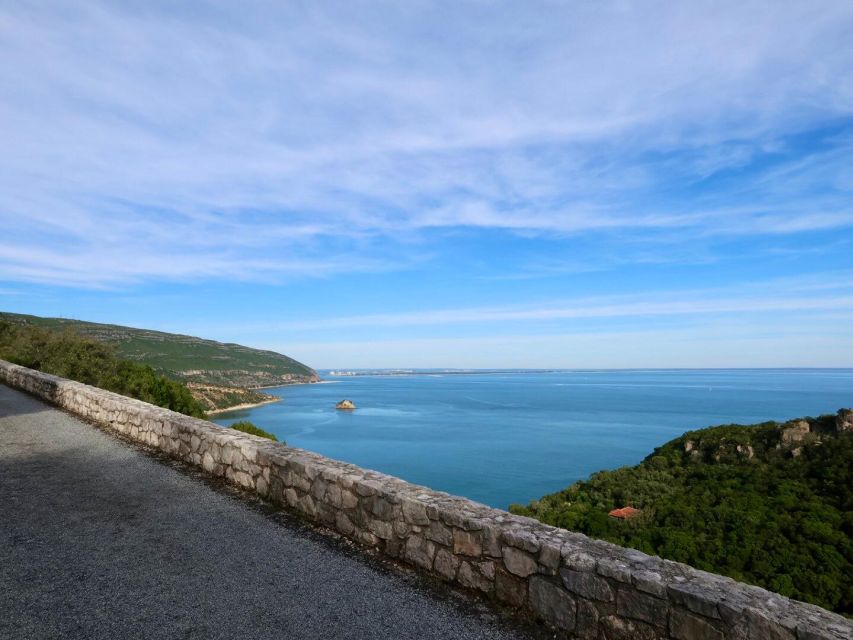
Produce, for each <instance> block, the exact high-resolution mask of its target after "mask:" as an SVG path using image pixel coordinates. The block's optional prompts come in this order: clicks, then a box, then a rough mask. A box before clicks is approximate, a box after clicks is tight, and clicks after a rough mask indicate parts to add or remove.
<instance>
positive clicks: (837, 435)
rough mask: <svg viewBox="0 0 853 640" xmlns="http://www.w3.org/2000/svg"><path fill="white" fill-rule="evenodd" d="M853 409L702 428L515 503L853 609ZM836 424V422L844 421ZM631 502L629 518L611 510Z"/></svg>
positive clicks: (527, 511)
mask: <svg viewBox="0 0 853 640" xmlns="http://www.w3.org/2000/svg"><path fill="white" fill-rule="evenodd" d="M849 420H850V414H849V413H846V412H840V413H839V418H838V422H837V423H836V417H835V416H823V417H821V418H818V419H806V421H807V422H808V426H806V424H805V423H804V422H791V423H785V424H783V425H780V424H777V423H773V422H767V423H764V424H759V425H753V426H741V425H727V426H720V427H712V428H708V429H701V430H698V431H691V432H688V433H686V434H684V435H683V436H681V437H680V438H677V439H675V440H673V441H671V442H669V443H667V444H665V445H663V446H662V447H659V448H657V449H655V451H654V452H653V453H652V454H651V455H650V456H648V457H647V458H646V459H645V460H644V461H643V462H641V463H640V464H638V465H636V466H634V467H624V468H621V469H616V470H614V471H602V472H599V473H596V474H593V475H592V476H591V477H590V478H589V479H588V480H586V481H582V482H577V483H575V484H573V485H572V486H570V487H569V488H567V489H565V490H563V491H560V492H558V493H555V494H552V495H549V496H546V497H544V498H542V499H541V500H537V501H534V502H531V503H530V504H529V505H528V506H526V507H524V506H520V505H513V506H511V507H510V510H511V511H512V512H513V513H516V514H521V515H526V516H531V517H534V518H538V519H539V520H541V521H543V522H546V523H548V524H552V525H555V526H559V527H564V528H566V529H571V530H575V531H580V532H583V533H586V534H588V535H590V536H594V537H596V538H602V539H605V540H609V541H611V542H614V543H616V544H620V545H624V546H628V547H633V548H636V549H640V550H641V551H645V552H646V553H651V554H656V555H659V556H661V557H664V558H669V559H671V560H677V561H680V562H685V563H687V564H690V565H693V566H694V567H697V568H699V569H704V570H707V571H713V572H716V573H722V574H725V575H728V576H731V577H733V578H735V579H737V580H742V581H745V582H750V583H753V584H757V585H760V586H763V587H765V588H768V589H771V590H773V591H776V592H779V593H781V594H783V595H787V596H790V597H793V598H796V599H798V600H804V601H806V602H811V603H814V604H818V605H820V606H823V607H825V608H827V609H832V610H835V611H837V612H839V613H842V614H845V615H848V616H849V615H851V614H853V477H851V468H853V431H849V430H846V431H845V429H849V427H850V423H849ZM836 425H837V426H836ZM626 505H631V506H633V507H637V508H639V509H641V510H642V513H641V514H640V515H639V516H638V517H635V518H632V519H630V520H624V521H623V520H617V519H614V518H610V517H608V513H609V511H610V510H611V509H614V508H619V507H623V506H626Z"/></svg>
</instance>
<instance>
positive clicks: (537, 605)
mask: <svg viewBox="0 0 853 640" xmlns="http://www.w3.org/2000/svg"><path fill="white" fill-rule="evenodd" d="M529 597H530V608H531V609H533V611H534V613H536V615H537V616H539V617H540V618H542V619H543V620H545V621H546V622H550V623H551V624H553V625H554V626H556V627H557V628H559V629H563V630H564V631H573V630H574V628H575V620H576V612H577V609H576V605H575V600H574V598H572V596H571V595H569V593H568V592H567V591H566V590H565V589H563V587H562V586H561V585H558V584H555V583H554V582H551V579H549V578H546V577H544V576H533V577H532V578H531V579H530V596H529Z"/></svg>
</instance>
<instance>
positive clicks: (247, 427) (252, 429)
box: [229, 420, 285, 444]
mask: <svg viewBox="0 0 853 640" xmlns="http://www.w3.org/2000/svg"><path fill="white" fill-rule="evenodd" d="M229 428H231V429H234V430H236V431H242V432H243V433H248V434H251V435H253V436H260V437H261V438H267V439H268V440H274V441H275V442H278V438H276V437H275V435H274V434H272V433H270V432H269V431H264V430H263V429H261V428H260V427H257V426H255V425H254V424H253V423H251V422H249V421H248V420H241V421H240V422H235V423H234V424H232V425H231V426H230V427H229ZM282 444H285V443H282Z"/></svg>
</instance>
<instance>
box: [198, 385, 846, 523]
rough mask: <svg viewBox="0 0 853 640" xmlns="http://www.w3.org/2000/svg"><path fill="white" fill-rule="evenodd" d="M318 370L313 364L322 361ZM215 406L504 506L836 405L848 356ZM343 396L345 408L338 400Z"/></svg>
mask: <svg viewBox="0 0 853 640" xmlns="http://www.w3.org/2000/svg"><path fill="white" fill-rule="evenodd" d="M321 373H322V372H321ZM324 379H325V380H326V381H327V383H324V384H311V385H293V386H285V387H278V388H275V389H267V390H265V391H266V392H267V393H271V394H273V395H277V396H280V397H281V398H282V401H281V402H279V403H275V404H268V405H264V406H261V407H255V408H252V409H247V410H242V411H235V412H231V413H225V414H220V415H218V416H216V418H215V420H214V421H215V422H216V423H218V424H221V425H229V424H231V423H233V422H235V421H237V420H251V421H252V422H254V423H255V424H256V425H258V426H259V427H261V428H263V429H265V430H267V431H270V432H272V433H274V434H275V435H276V436H278V437H279V439H282V440H286V441H287V443H288V444H290V445H292V446H295V447H300V448H303V449H309V450H311V451H316V452H317V453H320V454H323V455H326V456H329V457H332V458H336V459H339V460H345V461H347V462H352V463H354V464H357V465H359V466H362V467H366V468H369V469H375V470H377V471H382V472H384V473H388V474H391V475H395V476H398V477H401V478H404V479H405V480H408V481H410V482H414V483H416V484H422V485H426V486H429V487H432V488H434V489H438V490H440V491H447V492H449V493H453V494H456V495H462V496H466V497H468V498H471V499H474V500H477V501H479V502H484V503H486V504H489V505H492V506H495V507H499V508H506V507H507V506H508V505H509V504H510V503H513V502H519V503H526V502H528V501H530V500H532V499H536V498H538V497H541V496H542V495H544V494H546V493H552V492H554V491H558V490H560V489H562V488H564V487H566V486H568V485H569V484H571V483H573V482H575V481H576V480H579V479H583V478H586V477H588V476H589V475H590V474H591V473H594V472H595V471H599V470H602V469H613V468H616V467H619V466H623V465H632V464H636V463H637V462H639V461H640V460H642V459H643V458H644V457H646V456H647V455H648V454H649V453H651V452H652V450H653V449H654V448H655V447H656V446H659V445H661V444H664V443H665V442H667V441H669V440H671V439H672V438H675V437H677V436H679V435H681V434H682V433H684V432H685V431H688V430H691V429H697V428H701V427H706V426H710V425H716V424H726V423H741V424H751V423H756V422H763V421H766V420H787V419H790V418H795V417H800V416H816V415H820V414H824V413H834V412H835V411H836V410H838V409H839V408H841V407H850V406H851V405H853V369H761V370H744V369H736V370H718V369H715V370H623V371H612V370H608V371H551V372H535V371H534V372H490V373H470V374H436V373H422V374H415V375H397V376H382V375H376V376H374V375H371V376H329V375H324ZM344 398H350V399H352V400H353V401H354V402H355V404H356V405H357V406H358V409H357V410H356V411H352V412H345V411H336V410H335V408H334V406H335V403H336V402H338V401H339V400H342V399H344Z"/></svg>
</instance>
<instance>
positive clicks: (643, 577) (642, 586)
mask: <svg viewBox="0 0 853 640" xmlns="http://www.w3.org/2000/svg"><path fill="white" fill-rule="evenodd" d="M633 577H634V586H636V587H637V589H639V590H640V591H645V592H646V593H651V594H652V595H654V596H657V597H658V598H665V597H666V583H665V582H664V580H663V576H661V575H660V574H659V573H657V572H656V571H636V572H634V574H633Z"/></svg>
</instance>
